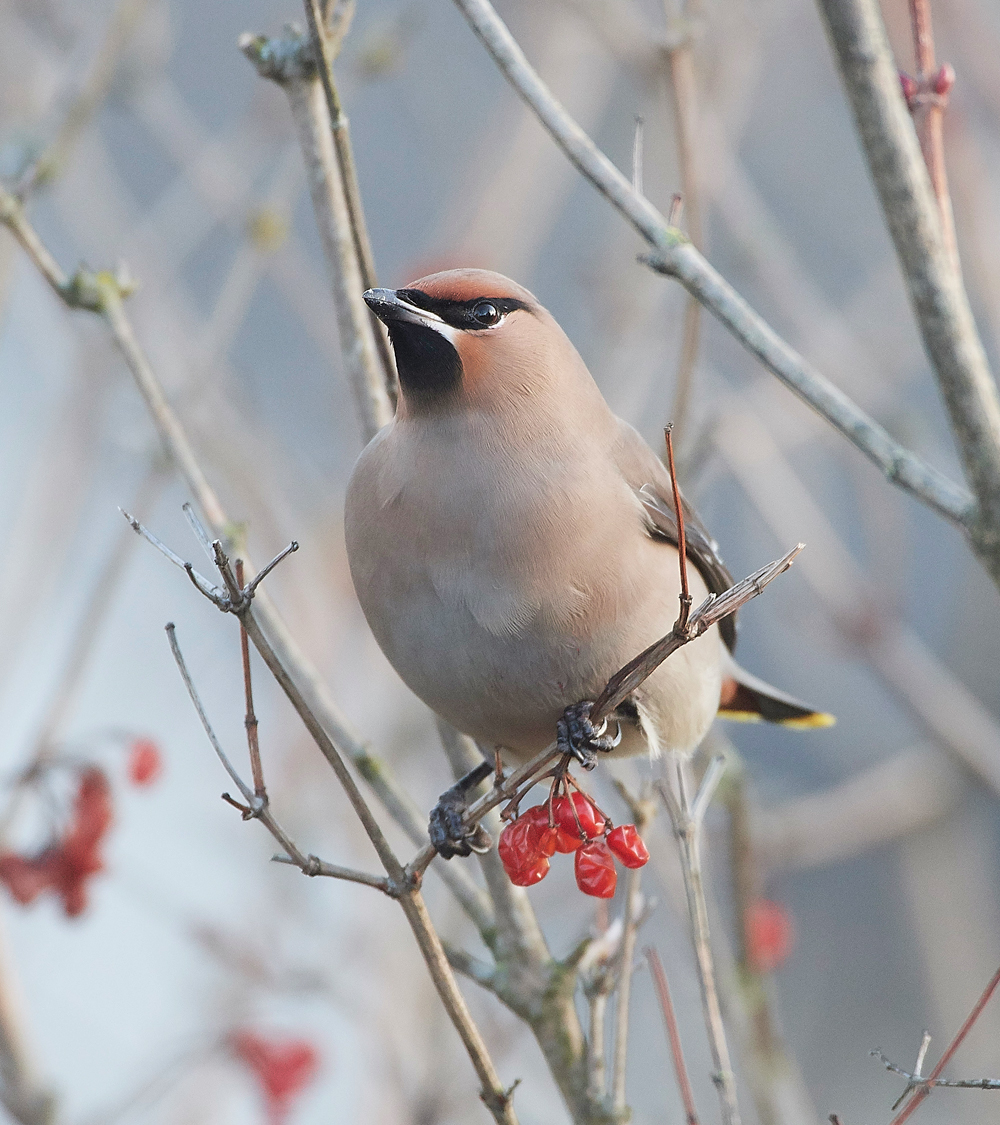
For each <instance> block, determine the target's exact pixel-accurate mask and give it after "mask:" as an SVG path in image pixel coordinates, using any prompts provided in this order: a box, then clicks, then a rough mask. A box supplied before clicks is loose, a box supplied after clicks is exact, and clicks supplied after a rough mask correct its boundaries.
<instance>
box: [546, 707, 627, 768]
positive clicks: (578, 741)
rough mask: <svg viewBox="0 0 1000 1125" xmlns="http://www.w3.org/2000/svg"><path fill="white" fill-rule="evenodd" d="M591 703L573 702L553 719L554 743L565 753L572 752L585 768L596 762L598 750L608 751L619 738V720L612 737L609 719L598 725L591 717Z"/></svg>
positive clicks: (616, 743) (620, 728)
mask: <svg viewBox="0 0 1000 1125" xmlns="http://www.w3.org/2000/svg"><path fill="white" fill-rule="evenodd" d="M592 706H593V704H592V703H590V702H589V701H588V702H583V703H574V704H573V706H572V707H567V708H566V710H565V711H564V712H563V715H562V718H561V719H560V720H559V721H558V722H557V723H556V743H557V745H558V747H559V749H560V750H561V751H562V752H563V753H564V754H571V755H572V756H573V757H574V758H576V760H577V761H578V762H579V763H580V765H581V766H583V768H584V769H585V770H592V769H593V768H594V767H595V766H596V765H597V751H600V752H601V753H602V754H607V753H610V752H611V751H612V750H614V748H615V747H616V746H617V745H618V743H619V742H621V740H622V727H621V723H617V724H616V725H617V727H618V730H617V731H616V733H615V736H614V738H612V737H611V736H610V735H609V734H608V733H607V729H608V720H607V719H604V720H603V721H602V723H601V725H600V726H595V725H594V724H593V723H592V722H591V721H590V708H591V707H592Z"/></svg>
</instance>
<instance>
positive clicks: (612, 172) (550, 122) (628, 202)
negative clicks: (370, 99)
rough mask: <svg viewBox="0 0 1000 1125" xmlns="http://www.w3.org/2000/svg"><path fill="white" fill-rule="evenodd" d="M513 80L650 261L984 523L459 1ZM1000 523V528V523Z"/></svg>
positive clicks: (766, 359)
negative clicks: (770, 320) (809, 355)
mask: <svg viewBox="0 0 1000 1125" xmlns="http://www.w3.org/2000/svg"><path fill="white" fill-rule="evenodd" d="M455 3H456V5H457V6H458V8H459V9H460V10H461V12H462V14H463V15H464V16H465V18H466V19H467V20H468V22H469V24H470V26H471V27H472V29H473V31H474V32H475V33H476V35H477V36H478V37H479V39H480V41H481V42H482V43H483V45H484V46H485V47H486V49H487V51H488V52H489V53H490V55H491V56H492V58H493V60H494V62H496V64H497V66H498V67H499V68H500V70H501V71H502V72H503V74H504V75H505V77H506V78H507V79H508V81H509V82H510V83H511V85H512V86H513V87H514V89H515V90H516V91H517V93H518V94H519V95H520V96H521V97H522V98H523V99H524V101H525V102H526V103H527V104H528V105H529V106H530V108H531V109H532V110H533V111H534V113H535V114H536V116H537V117H538V119H539V120H540V121H541V123H542V124H543V125H544V126H545V128H546V129H547V130H548V131H549V133H550V134H551V135H552V137H553V139H554V140H555V142H556V143H557V144H558V145H559V147H560V148H562V150H563V151H564V152H565V153H566V155H567V156H568V157H569V159H570V160H571V161H572V162H573V164H574V165H575V166H576V167H577V169H578V170H579V171H580V172H581V173H582V174H583V175H584V176H585V177H586V178H587V179H588V180H590V182H591V183H592V184H593V185H594V186H595V187H596V188H597V189H598V191H600V192H601V194H602V195H604V196H605V197H606V198H607V199H608V201H609V202H610V203H611V204H612V205H613V206H614V207H615V208H616V209H617V210H618V211H619V212H620V213H621V214H622V215H623V216H624V218H625V219H626V220H627V221H628V222H629V223H631V225H632V226H633V227H634V228H635V229H636V230H637V231H638V232H639V234H641V235H642V236H643V238H645V240H646V241H647V242H648V243H649V245H650V247H651V248H652V253H651V254H650V255H649V256H648V258H647V259H646V261H647V262H648V264H649V265H650V266H652V268H654V269H656V270H658V271H659V272H661V273H664V274H667V275H670V276H673V277H676V278H677V279H678V280H679V281H680V282H681V283H682V284H683V285H684V287H685V288H686V289H687V290H688V291H689V292H690V293H692V294H693V295H694V296H695V297H697V298H698V300H699V301H701V303H702V304H703V305H705V306H706V308H708V309H709V310H710V311H711V312H712V313H714V314H715V316H717V317H718V318H719V320H720V321H721V322H722V323H723V324H724V325H725V326H726V327H727V328H728V329H729V330H730V332H732V333H733V335H734V336H735V337H736V338H737V339H738V340H739V341H740V343H742V344H743V346H744V347H746V348H747V349H748V350H749V351H750V352H751V353H752V354H754V355H755V356H757V357H758V359H760V360H761V362H762V363H763V364H764V365H765V366H766V367H767V368H768V369H769V370H770V371H772V372H773V373H774V374H775V375H776V376H777V377H778V378H779V379H780V380H781V381H782V382H783V383H784V384H785V385H786V386H787V387H789V389H791V390H792V391H793V392H794V393H795V394H797V395H798V396H799V397H800V398H801V399H803V400H804V401H805V402H807V403H808V404H809V405H810V406H812V407H813V409H815V410H816V411H817V412H818V413H819V414H821V415H822V416H823V417H824V418H826V419H827V421H829V422H830V423H831V424H832V425H833V426H835V427H836V428H837V429H838V430H839V431H840V432H841V433H842V434H843V435H844V436H845V437H846V438H848V440H849V441H851V442H852V443H853V444H854V445H855V446H857V448H858V449H860V450H861V451H862V453H864V454H865V456H867V457H868V458H869V459H870V460H871V461H872V462H873V463H874V464H876V465H877V466H878V467H879V469H880V470H881V471H882V472H883V473H884V474H885V476H886V477H887V478H888V479H889V480H890V481H892V482H893V483H895V484H897V485H899V486H900V487H901V488H903V489H905V490H906V491H908V492H910V493H912V494H913V495H914V496H916V497H917V498H918V499H920V500H921V501H922V502H923V503H925V504H927V505H928V506H929V507H931V508H932V509H934V511H936V512H938V514H939V515H942V516H944V517H945V518H946V519H948V520H950V521H951V522H953V523H955V524H957V525H958V526H960V527H962V528H964V529H966V530H967V529H969V528H971V527H972V526H973V524H975V523H976V521H977V520H978V518H979V515H978V511H977V509H976V506H975V503H974V501H973V499H972V497H970V496H969V494H968V493H967V492H966V491H965V489H964V488H962V487H961V486H960V485H956V484H954V483H953V482H952V481H950V480H949V479H948V478H947V477H945V476H944V475H943V474H942V473H940V472H938V471H937V470H936V469H934V468H932V467H931V466H930V465H928V464H926V463H925V462H924V461H923V460H922V459H921V458H919V457H918V456H917V455H916V454H914V453H912V452H910V451H909V450H907V449H904V448H903V447H902V446H901V445H899V444H898V443H897V442H896V441H894V440H893V439H892V438H891V437H890V435H889V434H888V432H887V431H886V430H885V429H884V428H883V427H882V426H879V425H878V423H876V422H875V421H874V420H873V419H872V418H870V417H869V416H868V415H867V414H865V412H864V411H863V410H861V409H860V408H859V407H858V406H857V405H856V404H855V403H854V402H852V401H851V399H850V398H848V396H847V395H845V394H844V393H843V392H842V391H840V390H839V389H838V388H837V387H835V386H834V385H833V384H832V383H831V382H830V381H829V380H828V379H826V378H825V377H824V376H823V375H822V374H820V372H819V371H817V370H816V369H815V368H813V367H812V366H811V365H810V364H808V363H807V362H806V361H805V360H804V359H803V358H802V357H801V356H800V355H798V353H797V352H795V351H794V349H792V348H791V347H790V346H789V345H788V344H787V343H786V342H785V341H784V340H782V339H781V337H780V336H778V334H777V333H776V332H775V331H774V330H773V329H772V328H771V327H770V325H768V324H767V323H766V322H765V321H764V320H763V319H762V318H761V317H760V316H759V315H758V314H757V313H755V312H754V311H753V309H751V308H750V306H749V305H748V304H747V302H746V301H744V300H743V298H742V297H740V296H739V294H737V293H736V291H735V290H734V289H733V288H732V286H730V285H729V284H728V283H727V282H726V281H725V280H724V279H723V278H722V277H721V276H720V275H719V274H718V273H717V272H716V270H714V269H713V268H712V267H711V266H710V265H709V264H708V262H707V261H706V260H705V259H704V258H703V257H702V255H701V254H700V253H699V252H698V251H697V250H696V249H695V247H694V246H692V245H691V243H690V242H689V241H688V240H687V238H686V237H685V236H684V234H683V233H682V232H681V231H679V230H677V229H676V228H674V227H670V226H669V225H668V223H667V220H666V219H665V218H664V217H663V215H661V214H660V212H659V211H658V210H657V209H656V208H655V207H654V206H653V205H652V204H651V203H650V202H649V200H647V199H645V198H643V197H642V196H639V195H637V194H636V193H635V191H634V190H633V188H632V185H631V183H630V182H629V181H628V179H627V178H626V177H625V176H623V175H622V173H621V172H619V171H618V169H617V168H616V167H615V166H614V165H613V164H612V163H611V161H610V160H608V158H607V157H606V156H605V155H604V153H602V152H601V151H600V150H599V149H598V148H597V146H596V145H595V144H594V142H593V141H592V140H591V139H590V137H589V136H587V134H586V133H585V132H584V131H583V130H582V129H581V128H580V127H579V125H577V123H576V122H575V121H574V120H573V119H572V118H571V117H570V116H569V114H568V113H567V112H566V111H565V110H564V109H563V107H562V106H561V105H560V104H559V102H558V101H557V100H556V99H555V97H554V96H553V95H552V92H551V91H550V90H549V88H548V87H547V86H546V85H545V83H544V82H542V80H541V79H540V78H539V76H538V74H537V73H536V72H535V70H534V69H533V68H532V67H531V65H530V64H529V62H528V60H527V59H526V58H525V56H524V52H523V51H522V50H521V48H520V47H519V46H518V44H517V42H516V41H515V40H514V38H513V36H512V35H511V34H510V32H509V31H508V30H507V27H506V25H505V24H504V23H503V21H502V20H501V19H500V17H499V16H498V15H497V13H496V12H495V11H494V9H493V7H492V5H491V4H490V3H489V0H455ZM998 526H1000V524H998Z"/></svg>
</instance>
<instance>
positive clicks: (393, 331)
mask: <svg viewBox="0 0 1000 1125" xmlns="http://www.w3.org/2000/svg"><path fill="white" fill-rule="evenodd" d="M388 328H389V339H390V340H391V341H392V350H393V351H394V352H395V353H396V368H397V369H398V371H399V382H400V384H401V386H402V388H403V393H404V394H405V395H406V397H407V400H408V401H410V402H412V403H414V405H418V404H419V403H420V402H421V401H424V402H426V401H428V400H430V399H440V398H442V397H445V396H447V395H449V394H452V393H454V392H455V391H457V390H458V388H459V387H460V386H461V383H462V361H461V359H459V356H458V352H457V351H456V350H455V347H454V345H453V344H452V343H451V342H450V341H449V340H446V339H445V338H444V337H443V336H442V335H441V333H440V332H435V331H434V329H433V328H425V327H424V325H422V324H407V323H406V322H404V321H399V320H397V321H394V322H393V323H391V324H390V325H389V326H388Z"/></svg>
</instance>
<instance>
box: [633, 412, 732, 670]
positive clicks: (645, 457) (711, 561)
mask: <svg viewBox="0 0 1000 1125" xmlns="http://www.w3.org/2000/svg"><path fill="white" fill-rule="evenodd" d="M618 425H619V436H618V446H617V450H616V454H617V456H616V460H617V462H618V468H619V470H620V471H621V473H622V475H623V476H624V477H625V479H626V481H628V483H629V485H631V487H632V489H633V490H634V491H635V493H636V496H637V497H638V499H639V501H640V503H641V504H642V508H643V513H644V514H645V516H646V523H647V528H648V530H649V533H650V535H652V536H654V537H655V538H657V539H665V540H666V541H667V542H668V543H673V544H674V546H676V545H677V516H676V515H675V513H674V498H673V488H672V487H671V483H670V474H669V473H668V472H667V470H666V469H665V468H664V465H663V462H662V461H660V459H659V458H658V457H657V456H656V454H655V453H654V452H653V451H652V449H650V447H649V446H648V445H647V444H646V442H645V441H644V440H643V439H642V437H641V436H640V435H639V433H638V432H637V431H636V430H634V429H633V428H632V427H631V426H630V425H629V424H628V423H627V422H622V421H621V419H619V420H618ZM681 507H682V510H683V512H684V537H685V540H686V542H687V556H688V558H689V559H690V561H691V562H692V563H694V565H695V566H696V567H697V568H698V571H699V573H700V574H701V576H702V578H704V579H705V585H706V586H708V588H709V590H711V591H712V593H713V594H721V593H724V592H725V591H726V590H728V589H729V588H730V587H731V586H732V585H733V576H732V575H731V574H730V573H729V571H728V570H727V569H726V564H725V563H724V562H723V561H722V559H721V558H720V557H719V545H718V543H716V541H715V540H714V539H713V538H712V536H711V535H709V533H708V529H707V528H706V527H705V525H704V524H703V523H702V522H701V520H700V519H699V518H698V515H697V513H696V512H695V510H694V509H693V508H692V507H691V505H690V504H689V503H688V502H687V501H686V500H685V499H684V497H683V496H682V497H681ZM719 632H720V633H721V634H722V639H723V640H724V641H725V642H726V647H727V648H729V649H730V650H732V649H733V648H734V647H735V645H736V614H735V613H731V614H730V615H729V616H728V617H724V618H723V619H722V621H720V622H719Z"/></svg>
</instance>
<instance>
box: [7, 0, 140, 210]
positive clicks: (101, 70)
mask: <svg viewBox="0 0 1000 1125" xmlns="http://www.w3.org/2000/svg"><path fill="white" fill-rule="evenodd" d="M147 2H148V0H119V3H118V5H117V6H116V8H115V10H114V12H113V13H112V15H111V20H110V21H109V23H108V29H107V31H106V32H105V36H104V42H103V43H102V44H101V49H100V51H99V52H98V54H97V57H96V58H95V59H94V62H93V65H92V66H91V68H90V71H89V73H88V74H87V78H86V80H85V81H84V84H83V87H82V88H81V90H80V92H79V93H78V94H77V96H76V97H75V98H74V99H73V101H72V102H71V103H70V106H69V109H68V110H67V112H66V116H65V117H64V118H63V122H62V125H61V126H60V127H59V131H58V132H57V133H56V135H55V137H54V138H53V140H52V141H51V142H50V143H49V145H48V146H47V147H46V148H45V149H44V151H43V152H42V153H41V154H40V155H39V156H38V157H36V159H35V160H33V161H32V162H31V164H30V165H29V166H28V167H27V168H26V169H25V171H24V173H23V174H22V175H21V177H20V178H19V180H18V182H17V186H16V193H17V196H18V198H20V199H26V198H27V197H28V196H29V195H31V193H32V192H33V191H35V190H36V189H37V188H39V187H41V186H42V185H44V184H46V183H48V182H49V181H50V180H52V179H54V178H55V177H56V176H57V175H59V173H60V171H61V170H62V168H63V167H64V165H65V163H66V161H67V159H68V157H69V154H70V151H71V150H72V147H73V145H74V144H75V143H76V140H77V138H78V137H79V136H80V134H81V133H82V132H83V130H84V128H85V127H86V126H87V124H88V123H89V122H90V121H91V119H92V118H93V117H94V115H95V113H96V112H97V111H98V109H99V108H100V106H101V103H102V102H103V101H104V99H105V98H106V97H107V95H108V91H109V90H110V89H111V83H112V82H113V81H114V77H115V71H116V70H117V68H118V63H119V61H120V59H121V56H122V54H123V53H124V51H125V48H126V47H127V46H128V43H129V40H130V39H131V37H132V33H133V32H134V31H135V29H136V27H137V25H138V23H139V20H140V19H141V18H142V16H143V15H144V14H145V11H146V7H147Z"/></svg>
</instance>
